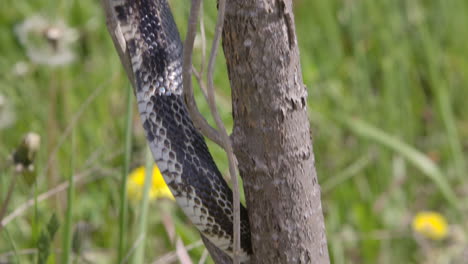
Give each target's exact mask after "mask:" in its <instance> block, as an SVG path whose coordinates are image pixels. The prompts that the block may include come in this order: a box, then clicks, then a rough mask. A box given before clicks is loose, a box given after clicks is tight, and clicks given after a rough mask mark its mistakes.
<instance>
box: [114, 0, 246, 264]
mask: <svg viewBox="0 0 468 264" xmlns="http://www.w3.org/2000/svg"><path fill="white" fill-rule="evenodd" d="M111 3H112V9H113V12H114V15H115V17H116V19H117V21H118V24H119V26H120V28H121V31H122V34H123V36H124V39H125V43H126V47H127V52H128V54H129V56H130V60H131V64H132V71H133V73H134V76H135V83H136V87H134V92H135V95H136V97H137V100H138V110H139V112H140V117H141V122H142V124H143V127H144V129H145V132H146V137H147V140H148V142H149V144H150V148H151V151H152V153H153V157H154V159H155V162H156V164H157V165H158V167H159V169H160V171H161V173H162V175H163V177H164V179H165V181H166V183H167V185H168V186H169V188H170V189H171V191H172V193H173V194H174V197H175V198H176V200H177V203H178V204H179V206H180V207H181V208H182V210H183V211H184V213H185V214H186V215H187V216H188V217H189V218H190V220H191V221H192V222H193V224H194V225H195V226H196V227H197V228H198V230H199V231H200V232H201V233H202V234H203V235H204V236H206V237H207V238H208V239H209V240H210V241H211V242H212V243H213V244H214V245H216V246H217V247H219V248H220V249H221V250H223V251H224V252H226V253H227V254H228V255H229V256H232V249H233V211H232V191H231V189H230V188H229V186H228V185H227V183H226V182H225V180H224V179H223V178H222V176H221V173H220V172H219V170H218V168H217V167H216V164H215V163H214V161H213V158H212V157H211V155H210V153H209V151H208V148H207V146H206V143H205V140H204V138H203V137H202V136H201V134H200V133H199V132H198V131H197V129H195V127H194V125H193V123H192V120H191V119H190V116H189V114H188V111H187V108H186V106H185V103H184V100H183V95H182V92H183V89H182V51H183V50H182V49H183V48H182V43H181V41H180V37H179V32H178V30H177V27H176V25H175V22H174V19H173V17H172V13H171V11H170V8H169V5H168V3H167V0H113V1H111ZM241 251H242V252H241V255H240V260H241V261H247V260H248V259H249V255H250V254H251V252H252V249H251V242H250V228H249V222H248V218H247V211H246V209H245V208H244V207H243V206H242V205H241Z"/></svg>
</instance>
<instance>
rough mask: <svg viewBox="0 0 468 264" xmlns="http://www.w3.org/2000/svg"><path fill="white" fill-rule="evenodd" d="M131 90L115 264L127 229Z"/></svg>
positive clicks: (120, 259) (128, 97)
mask: <svg viewBox="0 0 468 264" xmlns="http://www.w3.org/2000/svg"><path fill="white" fill-rule="evenodd" d="M132 116H133V108H132V88H131V87H129V88H128V89H127V115H126V122H125V154H124V155H125V158H124V167H123V172H122V179H121V181H122V182H121V186H120V209H119V210H120V211H119V245H118V249H117V250H118V251H117V254H118V258H117V263H122V260H123V259H124V256H125V254H124V253H125V252H124V250H125V233H126V228H127V175H128V172H129V170H130V158H131V149H132Z"/></svg>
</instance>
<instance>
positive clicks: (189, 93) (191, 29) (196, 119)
mask: <svg viewBox="0 0 468 264" xmlns="http://www.w3.org/2000/svg"><path fill="white" fill-rule="evenodd" d="M200 4H201V0H193V1H192V7H191V8H190V16H189V21H188V27H187V28H188V29H187V35H186V37H185V42H184V63H183V71H182V77H183V85H184V98H185V103H186V104H187V109H188V111H189V113H190V117H191V118H192V119H193V123H194V124H195V126H196V127H197V128H198V129H200V130H201V132H202V133H203V135H205V136H206V137H207V138H209V139H211V140H212V141H214V142H215V143H216V144H218V145H219V146H221V147H223V142H222V138H221V135H220V134H219V133H218V131H216V129H214V128H213V127H212V126H210V124H208V122H207V121H206V119H205V118H204V117H203V115H202V114H201V113H200V111H198V108H197V103H196V102H195V96H194V94H193V86H192V53H193V43H194V41H195V35H196V27H197V22H198V17H199V15H200V7H201V5H200Z"/></svg>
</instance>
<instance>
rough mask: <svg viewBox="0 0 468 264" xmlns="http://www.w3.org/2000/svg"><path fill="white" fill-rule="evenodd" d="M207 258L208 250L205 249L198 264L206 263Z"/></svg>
mask: <svg viewBox="0 0 468 264" xmlns="http://www.w3.org/2000/svg"><path fill="white" fill-rule="evenodd" d="M207 258H208V250H206V249H205V250H203V253H202V255H201V257H200V260H199V261H198V264H204V263H205V261H206V259H207Z"/></svg>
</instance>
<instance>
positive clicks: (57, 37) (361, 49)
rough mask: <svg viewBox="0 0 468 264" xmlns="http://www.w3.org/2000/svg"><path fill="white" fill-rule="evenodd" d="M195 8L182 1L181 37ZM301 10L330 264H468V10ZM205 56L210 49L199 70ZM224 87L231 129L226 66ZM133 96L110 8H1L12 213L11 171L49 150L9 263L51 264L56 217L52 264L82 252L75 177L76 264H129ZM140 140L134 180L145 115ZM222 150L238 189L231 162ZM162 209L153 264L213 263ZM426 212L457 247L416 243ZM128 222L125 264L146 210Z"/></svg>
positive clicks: (7, 246) (150, 254)
mask: <svg viewBox="0 0 468 264" xmlns="http://www.w3.org/2000/svg"><path fill="white" fill-rule="evenodd" d="M188 3H189V2H188V1H175V0H172V1H171V5H172V10H173V12H174V14H175V18H176V21H177V24H178V26H179V29H180V31H181V33H182V36H184V34H185V28H186V19H187V17H188V11H189V4H188ZM294 5H295V19H296V30H297V37H298V41H299V47H300V52H301V63H302V69H303V77H304V83H305V84H306V86H307V87H308V91H309V105H308V106H309V114H310V121H311V128H312V137H313V142H314V152H315V156H316V167H317V172H318V177H319V182H320V184H321V187H322V204H323V210H324V214H325V220H326V223H325V224H326V228H327V236H328V245H329V252H330V256H331V260H332V263H468V255H467V253H466V252H468V242H467V239H468V238H467V236H466V232H465V230H466V229H467V227H468V225H467V221H466V219H467V217H468V211H467V209H468V208H467V204H468V198H467V195H468V177H467V168H468V167H467V162H466V160H467V154H468V107H467V105H466V102H467V98H468V89H467V88H466V87H467V86H468V49H467V47H468V2H466V1H464V0H379V1H374V0H354V1H351V0H296V1H294ZM204 11H205V12H204V19H203V21H204V24H205V30H206V35H207V43H208V44H207V45H208V48H209V45H211V37H212V34H213V28H214V23H215V16H216V3H215V1H206V3H205V6H204ZM25 21H28V22H26V24H24V23H25ZM21 25H23V26H21ZM202 50H203V44H202V41H201V39H200V38H199V39H198V40H197V41H196V43H195V53H196V54H195V55H194V56H195V62H196V66H199V65H200V63H201V59H200V58H201V54H202ZM215 85H216V87H217V94H218V103H219V107H220V110H221V113H222V115H223V118H224V121H225V123H226V124H227V125H228V126H229V127H231V125H232V120H231V112H230V111H231V106H230V88H229V81H228V78H227V73H226V66H225V62H224V58H223V57H222V52H221V54H220V56H219V58H218V62H217V69H216V76H215ZM127 89H129V83H128V81H127V77H126V75H125V73H124V71H123V69H122V66H121V63H120V61H119V59H118V56H117V54H116V51H115V49H114V47H113V44H112V42H111V39H110V37H109V34H108V32H107V30H106V27H105V18H104V15H103V12H102V9H101V7H100V4H99V1H97V0H82V1H73V0H69V1H51V0H35V1H18V0H15V1H14V0H2V1H1V2H0V203H1V202H2V201H3V200H4V199H5V198H6V196H7V191H8V188H9V186H10V183H11V182H12V180H13V178H14V177H19V176H18V174H17V173H15V172H14V170H13V168H12V166H11V164H10V161H9V157H10V155H11V154H12V153H13V152H14V150H15V149H16V148H17V146H18V145H19V144H20V142H21V140H22V138H23V136H24V134H26V133H27V132H31V131H32V132H36V133H38V134H39V135H40V137H41V147H40V149H39V151H38V155H37V159H36V161H35V172H36V176H37V179H36V180H37V182H36V184H32V185H29V184H27V183H26V182H25V181H23V180H19V181H17V183H16V185H15V188H14V192H13V195H12V196H11V202H10V204H9V207H8V211H7V213H6V216H9V217H10V218H9V222H8V223H7V224H6V226H5V227H4V228H3V229H2V230H1V231H0V232H1V234H0V262H2V261H3V262H5V261H7V260H8V261H10V262H11V263H33V262H37V260H36V259H37V257H38V256H37V251H36V250H35V248H36V247H37V246H38V245H41V246H44V245H48V244H49V243H46V242H44V241H42V240H41V239H40V238H41V233H44V232H45V230H46V229H47V228H46V226H47V224H48V223H50V221H49V219H51V217H52V215H53V214H55V215H56V217H57V219H58V221H59V222H60V227H59V229H58V231H57V234H56V235H55V238H54V239H53V242H52V243H51V244H50V253H51V256H50V257H49V260H48V263H61V261H60V259H62V258H61V256H60V255H61V253H62V252H63V251H64V246H63V245H64V243H65V244H66V242H65V241H64V240H66V239H67V237H70V236H67V235H64V233H66V232H65V231H64V228H65V227H66V222H67V220H66V219H67V217H66V215H67V208H68V207H67V190H66V189H65V188H63V183H66V182H67V178H68V177H69V175H71V174H73V175H74V176H75V177H77V179H78V180H77V182H76V184H75V198H74V199H73V201H74V202H73V210H72V211H71V215H70V218H69V219H71V223H72V227H71V230H72V233H73V234H72V240H73V244H72V251H73V258H74V261H75V263H115V259H116V256H117V241H118V237H119V221H118V219H119V203H120V202H119V199H120V198H121V195H122V192H121V191H120V182H121V180H120V179H121V175H122V170H123V169H122V167H123V164H124V159H125V153H128V152H125V147H124V146H125V131H126V123H125V116H126V114H127V113H128V111H127V109H126V101H127V100H126V94H127ZM197 96H198V98H197V99H199V105H200V107H201V110H202V112H203V113H204V114H205V116H209V110H208V106H207V104H205V103H203V101H202V100H201V99H202V96H200V94H199V93H198V95H197ZM134 106H135V105H134ZM131 129H132V131H133V136H132V142H133V147H132V151H131V165H130V166H131V168H135V167H139V166H144V163H145V151H146V150H145V148H146V141H145V139H144V136H143V131H142V128H141V127H140V124H139V119H138V115H137V114H136V111H133V125H132V126H131ZM72 137H73V138H74V144H72ZM72 145H73V146H72ZM210 148H211V150H212V153H213V155H214V156H215V159H216V161H217V164H218V165H219V167H220V169H221V171H222V172H223V174H224V175H227V174H228V171H227V163H226V158H225V155H224V154H223V152H222V151H220V149H219V148H217V147H215V146H214V145H213V144H210ZM70 163H73V164H74V165H73V166H70ZM61 184H62V185H61ZM58 187H62V188H61V189H60V188H58ZM44 195H45V196H44ZM48 195H49V196H50V197H49V196H48ZM29 199H30V203H29V204H27V205H28V206H27V207H25V203H26V202H27V201H28V200H29ZM34 201H35V202H34ZM149 206H150V207H149V214H148V218H147V224H148V225H147V230H148V236H147V239H146V243H145V249H146V250H145V253H144V254H145V262H144V263H172V262H171V261H173V262H177V261H178V257H177V255H176V254H175V253H174V252H175V250H176V248H180V245H182V244H183V245H185V247H186V248H187V251H188V253H189V255H190V257H191V258H192V260H193V262H194V263H198V261H199V259H200V258H201V257H202V255H203V251H204V250H203V247H202V246H200V244H199V242H198V241H199V236H198V234H197V232H196V231H195V230H194V228H193V227H192V226H191V225H190V223H189V222H188V221H187V219H186V218H185V217H184V216H183V214H182V212H181V211H180V210H179V209H178V208H177V207H176V206H175V205H174V204H173V202H172V201H170V200H168V199H166V200H164V199H163V200H152V201H151V203H150V205H149ZM15 210H16V211H15ZM17 211H19V212H21V214H18V215H14V216H13V217H11V216H12V215H11V213H12V212H17ZM424 211H434V212H437V213H438V214H440V217H441V218H443V219H442V220H445V221H446V222H447V223H448V227H447V231H446V232H445V229H444V227H445V224H444V223H443V222H442V223H439V222H437V221H435V222H434V221H432V222H431V221H428V223H427V226H426V227H425V228H426V230H425V231H423V232H421V230H419V229H415V228H414V226H413V224H412V223H413V222H415V220H414V216H415V215H417V214H418V213H420V212H424ZM128 213H129V214H128V224H127V225H126V226H127V231H126V233H125V237H126V240H127V242H126V244H125V248H126V251H125V256H130V255H131V253H132V252H133V251H132V249H133V248H135V247H134V245H135V241H138V230H137V225H138V224H137V223H138V222H139V217H140V216H141V215H142V214H141V208H140V205H139V203H138V202H135V201H130V203H129V212H128ZM69 223H70V222H69ZM65 229H66V228H65ZM433 229H434V230H436V231H437V230H439V231H440V230H442V231H440V232H441V233H440V236H439V237H438V239H434V237H433V236H432V237H431V236H430V235H428V233H430V232H432V231H434V230H433ZM41 241H42V242H41ZM194 243H195V244H194ZM177 245H179V246H177ZM191 247H193V249H191V250H189V248H191ZM163 256H164V257H167V259H164V258H163V259H161V257H163ZM179 257H180V256H179ZM168 259H169V260H168ZM158 260H159V262H155V261H158ZM3 262H2V263H3ZM10 262H7V263H10Z"/></svg>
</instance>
